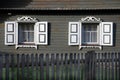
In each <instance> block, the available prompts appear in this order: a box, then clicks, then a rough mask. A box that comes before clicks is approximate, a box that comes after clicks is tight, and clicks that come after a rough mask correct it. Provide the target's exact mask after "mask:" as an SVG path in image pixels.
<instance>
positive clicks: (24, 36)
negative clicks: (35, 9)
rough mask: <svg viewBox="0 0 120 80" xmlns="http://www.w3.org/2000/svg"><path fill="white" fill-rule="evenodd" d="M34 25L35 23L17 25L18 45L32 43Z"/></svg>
mask: <svg viewBox="0 0 120 80" xmlns="http://www.w3.org/2000/svg"><path fill="white" fill-rule="evenodd" d="M34 25H35V23H19V26H18V30H19V32H18V36H19V37H18V38H19V39H18V40H19V43H23V44H32V43H34Z"/></svg>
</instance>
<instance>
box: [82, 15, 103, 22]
mask: <svg viewBox="0 0 120 80" xmlns="http://www.w3.org/2000/svg"><path fill="white" fill-rule="evenodd" d="M80 21H82V22H101V20H100V18H96V17H94V16H87V17H85V18H81V20H80Z"/></svg>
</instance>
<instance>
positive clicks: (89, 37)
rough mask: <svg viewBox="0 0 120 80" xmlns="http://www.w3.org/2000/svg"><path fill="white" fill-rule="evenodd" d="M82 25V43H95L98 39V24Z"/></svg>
mask: <svg viewBox="0 0 120 80" xmlns="http://www.w3.org/2000/svg"><path fill="white" fill-rule="evenodd" d="M82 26H83V35H82V36H83V44H97V42H98V40H97V37H98V35H97V34H98V31H97V26H98V24H95V23H84V24H82Z"/></svg>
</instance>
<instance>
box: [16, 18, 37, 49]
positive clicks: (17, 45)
mask: <svg viewBox="0 0 120 80" xmlns="http://www.w3.org/2000/svg"><path fill="white" fill-rule="evenodd" d="M16 22H17V24H18V25H16V45H15V48H16V49H17V48H19V47H25V48H27V47H28V48H36V49H37V45H35V44H19V43H18V27H19V23H36V22H38V20H37V19H36V18H32V17H30V16H22V17H18V18H17V20H16ZM33 27H34V26H33Z"/></svg>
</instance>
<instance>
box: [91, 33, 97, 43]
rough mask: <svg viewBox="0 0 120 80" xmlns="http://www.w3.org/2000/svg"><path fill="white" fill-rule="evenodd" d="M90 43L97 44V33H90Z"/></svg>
mask: <svg viewBox="0 0 120 80" xmlns="http://www.w3.org/2000/svg"><path fill="white" fill-rule="evenodd" d="M91 42H97V32H91Z"/></svg>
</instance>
